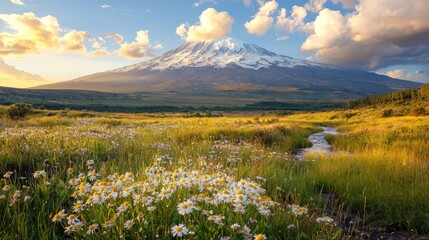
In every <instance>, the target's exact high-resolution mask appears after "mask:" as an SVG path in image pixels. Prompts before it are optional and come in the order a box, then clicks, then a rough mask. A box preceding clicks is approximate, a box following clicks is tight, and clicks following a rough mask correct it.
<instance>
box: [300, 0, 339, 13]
mask: <svg viewBox="0 0 429 240" xmlns="http://www.w3.org/2000/svg"><path fill="white" fill-rule="evenodd" d="M326 1H327V0H310V2H308V3H306V4H305V5H304V8H305V9H307V10H308V11H311V12H315V13H317V12H320V10H322V9H323V6H324V5H325V3H326ZM334 1H341V0H334Z"/></svg>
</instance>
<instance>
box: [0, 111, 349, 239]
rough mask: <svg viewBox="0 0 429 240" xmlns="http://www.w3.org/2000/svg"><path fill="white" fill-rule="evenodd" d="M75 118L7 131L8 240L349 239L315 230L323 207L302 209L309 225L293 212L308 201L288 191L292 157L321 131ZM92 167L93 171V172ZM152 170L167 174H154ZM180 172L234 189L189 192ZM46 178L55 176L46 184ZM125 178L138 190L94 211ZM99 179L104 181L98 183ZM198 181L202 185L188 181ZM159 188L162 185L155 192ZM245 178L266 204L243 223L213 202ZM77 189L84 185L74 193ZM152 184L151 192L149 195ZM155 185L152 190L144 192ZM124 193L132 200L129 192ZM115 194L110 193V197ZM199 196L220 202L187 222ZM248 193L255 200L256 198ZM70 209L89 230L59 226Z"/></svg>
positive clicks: (324, 227) (2, 218)
mask: <svg viewBox="0 0 429 240" xmlns="http://www.w3.org/2000/svg"><path fill="white" fill-rule="evenodd" d="M76 116H78V115H76V114H75V115H74V116H73V117H72V118H71V117H68V116H67V115H65V116H58V115H55V116H53V117H33V118H29V119H27V120H23V121H19V122H8V123H7V124H6V126H4V127H3V129H2V131H1V133H0V159H1V161H0V172H1V174H2V175H3V174H7V172H8V171H12V174H11V175H10V173H9V175H10V176H4V178H3V179H1V183H0V187H1V190H0V195H1V196H2V199H0V209H2V210H1V211H0V236H2V237H1V238H2V239H17V238H18V239H64V238H75V239H82V238H83V239H105V238H106V237H107V236H109V237H112V238H126V239H138V238H141V239H170V238H172V237H173V236H172V230H171V228H172V227H174V226H177V225H179V224H181V223H183V224H185V226H187V227H188V228H189V230H190V231H193V232H195V235H189V234H188V235H187V236H186V238H191V239H192V238H195V239H209V238H216V239H219V238H220V237H223V236H225V237H226V236H229V237H231V239H238V238H239V239H241V238H243V237H247V238H254V237H255V236H257V234H265V235H266V236H267V237H269V238H273V239H296V238H300V239H312V238H325V237H329V238H333V239H335V238H341V236H340V232H341V231H338V230H337V229H335V228H334V227H333V225H330V224H324V223H318V222H316V219H317V218H318V217H322V216H323V215H324V214H323V212H321V211H320V209H318V208H317V206H316V205H315V204H306V205H305V208H303V209H308V213H306V214H304V215H303V216H299V215H295V214H294V213H293V211H294V210H293V209H295V208H297V206H294V205H292V204H301V202H300V199H299V197H297V196H298V195H297V194H296V192H292V191H290V190H289V189H286V188H285V186H286V185H285V181H287V176H289V175H290V174H291V173H290V171H291V170H292V169H293V166H294V163H293V162H292V161H291V159H290V156H291V154H292V152H293V151H295V150H296V149H297V148H300V147H304V146H307V145H308V142H307V141H306V137H307V136H308V135H309V134H311V133H313V132H315V131H317V129H316V128H315V127H313V126H312V124H297V123H288V122H281V121H271V120H270V121H269V119H268V118H267V120H266V121H265V119H263V118H262V119H258V120H257V121H256V120H255V119H253V118H232V117H230V118H227V117H226V118H217V119H200V118H186V119H183V118H174V117H170V118H159V119H153V118H151V119H148V118H147V119H144V118H143V119H142V118H141V117H139V116H137V115H135V116H134V115H127V118H119V119H118V118H116V117H108V116H104V117H102V118H98V117H91V118H86V117H84V118H80V117H76ZM88 161H89V163H91V164H89V165H88ZM92 162H93V163H92ZM202 163H204V164H202ZM150 169H164V170H165V171H159V172H156V173H150V174H149V172H147V171H149V170H150ZM180 169H187V170H186V171H187V172H185V173H183V175H180V176H181V177H183V178H184V179H187V180H186V181H197V180H198V178H196V176H198V175H195V173H193V171H198V173H201V175H207V176H210V177H211V178H217V177H218V176H223V177H225V179H229V180H228V181H227V182H225V180H222V181H221V183H222V184H220V183H219V185H214V186H215V187H214V188H209V189H210V190H208V189H203V190H201V189H199V188H196V187H190V188H187V187H186V188H185V187H181V186H180V181H181V179H177V178H176V175H175V174H176V171H177V172H180V171H182V170H180ZM41 170H43V171H44V172H46V175H41V176H38V174H37V173H38V171H41ZM93 171H94V172H93ZM126 172H130V173H132V176H133V182H129V183H124V184H129V185H128V186H129V187H132V188H133V189H135V190H134V192H133V194H131V195H130V196H128V197H119V198H116V199H113V198H108V197H107V200H106V201H105V202H103V204H101V205H98V204H97V203H94V202H92V200H91V199H93V197H94V196H96V195H97V194H98V193H96V190H95V189H97V187H99V186H104V185H106V186H108V185H111V184H118V183H117V182H114V181H113V180H112V179H113V178H116V177H118V176H120V175H121V174H125V173H126ZM167 172H169V174H167V175H165V174H166V173H167ZM35 174H36V175H35ZM91 174H96V176H95V177H94V179H92V177H91V176H92V175H91ZM109 176H110V177H109ZM190 176H194V178H195V179H193V180H190V179H188V177H190ZM155 179H158V180H156V181H157V183H156V184H155V183H154V182H153V181H154V180H155ZM167 179H168V180H167ZM240 179H243V181H244V182H249V183H251V185H252V186H253V185H254V184H257V185H254V186H259V188H260V189H261V191H262V192H261V193H260V194H261V196H258V195H257V196H255V199H254V200H252V201H248V202H246V212H245V213H244V214H239V213H236V212H234V207H233V205H232V203H222V204H220V205H215V204H214V203H213V202H212V201H214V200H215V199H216V196H217V195H216V194H220V192H221V191H222V192H223V191H226V190H227V192H228V194H229V195H228V196H234V194H237V192H236V191H238V190H237V189H229V187H230V184H233V182H240ZM76 181H78V182H79V185H73V183H74V182H76ZM146 184H147V186H146ZM153 184H155V185H153ZM143 185H144V186H146V187H144V188H142V186H143ZM149 185H150V186H152V187H150V188H151V189H152V188H153V191H152V190H151V191H149V192H148V191H147V190H143V189H147V187H148V186H149ZM6 186H7V187H6ZM83 186H85V189H86V190H85V191H83V192H82V195H79V196H78V197H73V194H74V192H75V191H81V190H82V187H83ZM126 186H127V185H126ZM160 186H165V188H166V189H169V191H170V190H171V191H172V195H171V197H169V198H168V199H164V198H160V197H159V193H160V192H162V191H163V190H162V189H161V187H160ZM167 186H168V187H167ZM117 187H118V188H119V189H120V191H125V188H123V185H117ZM6 188H8V189H6ZM228 189H229V190H228ZM109 191H110V192H111V191H112V189H109ZM109 191H107V192H103V193H102V194H106V196H109V195H108V193H109ZM218 191H219V192H218ZM243 191H245V189H244V190H243ZM200 193H204V194H206V196H207V197H210V198H211V200H210V201H209V202H205V203H203V202H197V201H196V200H193V201H194V202H195V204H196V206H198V208H200V210H198V211H194V213H192V214H190V215H184V216H182V215H181V214H178V212H177V208H178V206H179V205H180V203H181V202H183V201H186V200H190V199H193V196H195V195H197V194H200ZM135 194H137V195H139V194H140V195H141V196H152V197H154V199H156V201H155V202H154V203H153V204H152V206H153V207H155V208H156V210H154V212H152V210H150V211H149V210H148V209H147V208H146V207H142V206H141V205H139V202H138V201H137V200H136V199H135V198H136V197H135ZM249 194H250V195H249V199H252V197H251V196H253V193H249ZM295 196H296V197H295ZM79 200H82V201H83V203H84V204H85V210H84V211H82V212H78V213H76V212H75V213H74V212H73V206H75V205H76V204H77V203H78V201H79ZM125 202H130V203H131V207H130V208H129V209H128V210H127V211H126V212H124V213H120V214H118V213H117V209H118V207H119V206H120V205H121V204H124V203H125ZM263 204H267V205H269V211H268V212H269V213H268V214H267V216H264V215H262V214H261V213H260V210H259V209H258V208H260V207H261V206H262V205H263ZM62 210H64V213H65V214H66V216H67V217H70V215H71V214H76V215H77V216H78V218H79V223H82V224H83V227H82V229H80V230H79V229H78V226H75V227H74V228H73V229H74V230H73V231H71V233H70V234H68V232H67V227H69V225H70V224H68V223H67V220H66V219H60V221H58V222H53V219H55V215H56V214H57V213H58V212H60V211H62ZM202 210H207V211H210V210H211V211H213V213H210V214H221V215H222V217H223V220H222V221H221V222H217V223H216V222H213V221H211V220H209V217H210V216H208V215H207V214H203V213H204V212H203V211H202ZM141 214H143V215H141ZM61 218H62V217H61ZM109 219H114V223H113V226H112V227H111V228H104V227H102V225H103V224H104V223H105V222H106V221H107V220H109ZM143 219H144V220H143ZM127 220H133V221H134V224H135V225H133V226H134V227H132V228H130V229H127V228H126V227H125V225H124V224H125V223H126V221H127ZM112 221H113V220H112ZM234 223H237V224H239V225H240V227H239V229H237V230H236V232H234V231H233V230H232V229H231V228H230V226H231V225H232V224H234ZM73 224H75V223H73ZM73 224H72V225H73ZM92 224H97V226H98V227H97V230H95V231H94V234H88V233H87V231H88V230H89V227H90V226H91V225H92ZM244 226H248V227H249V229H250V230H251V233H247V232H246V231H245V228H244ZM288 227H289V228H288ZM79 228H80V227H79Z"/></svg>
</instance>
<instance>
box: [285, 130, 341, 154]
mask: <svg viewBox="0 0 429 240" xmlns="http://www.w3.org/2000/svg"><path fill="white" fill-rule="evenodd" d="M320 128H322V129H323V131H322V132H319V133H314V134H311V135H310V136H309V137H308V141H310V142H311V143H312V146H311V147H308V148H301V149H298V151H297V152H296V153H295V155H294V156H293V157H294V159H297V160H305V154H306V153H313V154H314V153H315V154H331V153H332V150H331V147H332V145H331V144H329V143H328V141H326V140H325V136H326V135H328V134H330V135H337V134H339V133H338V132H337V129H336V128H333V127H320Z"/></svg>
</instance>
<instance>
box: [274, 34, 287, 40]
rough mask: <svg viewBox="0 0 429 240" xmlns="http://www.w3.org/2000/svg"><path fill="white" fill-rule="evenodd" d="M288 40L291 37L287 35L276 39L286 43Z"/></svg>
mask: <svg viewBox="0 0 429 240" xmlns="http://www.w3.org/2000/svg"><path fill="white" fill-rule="evenodd" d="M288 39H289V36H286V35H282V36H280V37H277V38H276V40H277V41H286V40H288Z"/></svg>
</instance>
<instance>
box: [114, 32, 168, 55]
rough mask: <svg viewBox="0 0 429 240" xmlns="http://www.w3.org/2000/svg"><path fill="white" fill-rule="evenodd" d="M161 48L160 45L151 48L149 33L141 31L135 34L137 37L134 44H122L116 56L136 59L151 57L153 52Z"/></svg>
mask: <svg viewBox="0 0 429 240" xmlns="http://www.w3.org/2000/svg"><path fill="white" fill-rule="evenodd" d="M161 48H162V45H161V44H158V45H156V46H152V45H151V44H150V39H149V31H148V30H142V31H138V32H137V37H136V38H135V40H134V42H132V43H127V42H125V43H122V44H121V47H120V48H119V50H118V54H119V55H120V56H122V57H125V58H129V59H137V58H143V57H146V56H152V55H153V52H154V51H155V50H157V49H161Z"/></svg>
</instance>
